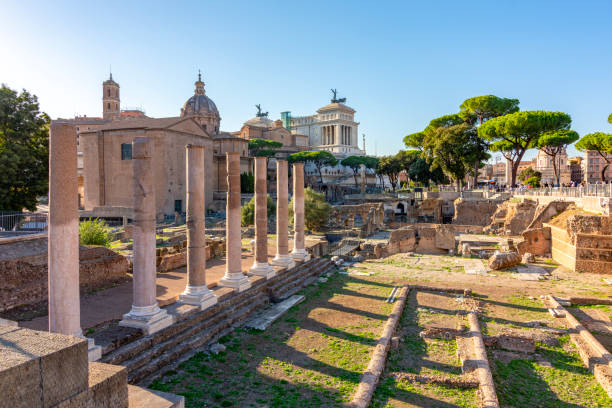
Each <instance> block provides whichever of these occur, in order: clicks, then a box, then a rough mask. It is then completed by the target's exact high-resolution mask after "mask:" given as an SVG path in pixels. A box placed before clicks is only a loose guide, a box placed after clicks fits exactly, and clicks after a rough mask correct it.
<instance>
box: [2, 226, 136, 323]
mask: <svg viewBox="0 0 612 408" xmlns="http://www.w3.org/2000/svg"><path fill="white" fill-rule="evenodd" d="M47 246H48V241H47V237H46V236H35V237H32V236H29V237H28V236H26V237H18V238H13V239H5V240H3V241H2V243H1V244H0V311H4V310H8V309H11V308H13V307H16V306H22V305H29V304H33V303H38V302H41V301H44V300H46V299H47V286H48V279H47V274H48V266H47ZM127 272H128V261H127V259H126V258H125V257H124V256H122V255H119V254H117V253H116V252H113V251H111V250H110V249H107V248H104V247H90V248H88V247H83V246H82V247H80V248H79V285H80V286H81V288H82V289H83V290H95V289H99V288H102V287H105V286H108V285H110V284H113V283H115V282H117V281H120V280H122V279H125V278H126V277H127Z"/></svg>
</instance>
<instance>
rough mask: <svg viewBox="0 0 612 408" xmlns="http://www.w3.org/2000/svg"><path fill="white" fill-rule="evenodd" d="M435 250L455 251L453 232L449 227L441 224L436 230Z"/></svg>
mask: <svg viewBox="0 0 612 408" xmlns="http://www.w3.org/2000/svg"><path fill="white" fill-rule="evenodd" d="M435 242H436V248H440V249H455V230H454V229H453V228H452V226H451V225H447V224H442V225H439V226H438V227H437V228H436V241H435Z"/></svg>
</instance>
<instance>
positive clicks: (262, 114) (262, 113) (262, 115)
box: [255, 105, 269, 118]
mask: <svg viewBox="0 0 612 408" xmlns="http://www.w3.org/2000/svg"><path fill="white" fill-rule="evenodd" d="M255 107H256V108H257V117H258V118H261V117H264V116H266V117H267V116H268V113H269V112H262V111H261V105H255Z"/></svg>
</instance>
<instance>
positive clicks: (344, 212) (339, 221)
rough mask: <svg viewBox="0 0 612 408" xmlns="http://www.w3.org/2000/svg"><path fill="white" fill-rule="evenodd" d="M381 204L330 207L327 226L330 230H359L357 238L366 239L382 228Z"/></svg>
mask: <svg viewBox="0 0 612 408" xmlns="http://www.w3.org/2000/svg"><path fill="white" fill-rule="evenodd" d="M384 220H385V207H384V204H383V203H365V204H356V205H336V206H334V207H332V210H331V212H330V215H329V221H328V225H329V227H330V228H341V229H345V228H346V229H352V228H355V227H359V228H360V232H359V236H360V237H362V238H363V237H367V236H370V235H372V234H373V233H375V232H376V231H378V230H380V229H381V228H383V227H384Z"/></svg>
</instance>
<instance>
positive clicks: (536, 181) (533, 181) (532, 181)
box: [525, 176, 540, 188]
mask: <svg viewBox="0 0 612 408" xmlns="http://www.w3.org/2000/svg"><path fill="white" fill-rule="evenodd" d="M525 184H526V185H528V186H531V187H532V188H538V187H540V178H539V177H536V176H531V177H529V178H528V179H527V180H525Z"/></svg>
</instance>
